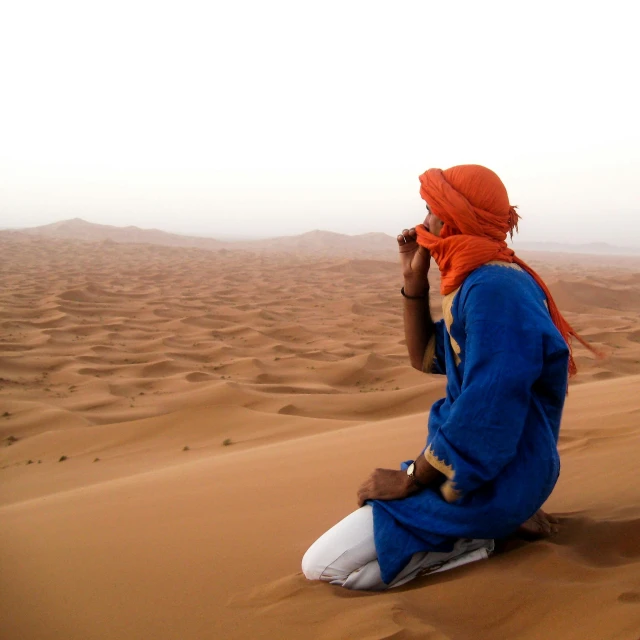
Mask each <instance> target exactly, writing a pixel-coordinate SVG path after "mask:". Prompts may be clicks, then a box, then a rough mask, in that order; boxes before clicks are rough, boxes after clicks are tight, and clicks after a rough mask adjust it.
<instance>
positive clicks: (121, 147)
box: [0, 0, 640, 245]
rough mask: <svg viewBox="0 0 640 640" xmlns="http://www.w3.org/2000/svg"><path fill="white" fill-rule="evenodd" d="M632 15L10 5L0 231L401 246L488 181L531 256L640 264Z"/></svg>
mask: <svg viewBox="0 0 640 640" xmlns="http://www.w3.org/2000/svg"><path fill="white" fill-rule="evenodd" d="M633 6H634V3H633V2H631V1H629V0H626V1H624V2H618V1H616V0H613V1H611V0H610V1H609V2H598V3H595V2H584V1H582V2H566V1H563V0H555V1H552V2H546V1H538V2H526V3H525V2H521V1H518V0H511V1H509V2H488V1H487V0H482V1H478V0H476V1H473V2H463V1H460V0H459V1H457V2H446V1H444V0H440V1H438V2H432V1H429V0H421V1H420V2H403V1H402V0H396V1H395V2H388V1H387V2H376V1H372V0H369V1H367V2H360V1H349V0H341V1H339V2H333V1H327V0H325V1H324V2H314V3H311V2H305V1H304V0H297V1H295V2H293V1H291V2H283V1H277V0H270V1H269V2H266V1H255V2H242V1H237V0H225V1H224V2H222V1H216V0H210V1H209V2H190V1H188V0H187V1H185V0H181V1H180V2H178V1H175V2H161V1H153V2H151V1H142V0H126V1H124V2H121V1H117V0H116V1H114V0H111V1H110V2H92V1H91V0H82V1H80V2H69V1H66V0H56V1H55V2H52V1H51V0H46V1H45V2H33V1H30V0H20V1H14V2H5V3H2V8H0V73H1V76H0V80H1V85H0V86H1V87H2V89H1V92H2V93H1V98H0V175H1V178H0V180H1V182H0V226H11V227H16V226H32V225H39V224H46V223H49V222H54V221H57V220H61V219H65V218H71V217H76V216H78V217H82V218H84V219H86V220H90V221H93V222H100V223H105V224H115V225H125V224H135V225H138V226H142V227H158V228H162V229H166V230H170V231H180V232H184V233H189V232H197V233H203V234H205V233H206V234H209V235H213V236H218V237H225V236H240V235H243V234H246V235H249V236H269V235H271V236H273V235H288V234H295V233H300V232H304V231H309V230H311V229H316V228H321V229H327V230H333V231H340V232H343V233H363V232H367V231H385V232H387V233H391V234H394V235H395V233H397V232H398V231H399V230H400V229H402V228H403V227H404V226H409V225H411V224H415V223H417V222H420V221H421V220H422V218H423V216H424V214H423V212H424V205H423V203H422V200H421V199H420V197H419V195H418V179H417V176H418V174H420V173H422V172H423V171H424V170H426V169H428V168H429V167H441V168H446V167H448V166H451V165H454V164H462V163H470V162H473V163H479V164H485V165H486V166H488V167H490V168H492V169H494V170H495V171H496V172H497V173H498V174H499V175H500V176H501V177H502V179H503V181H504V182H505V184H506V186H507V189H508V190H509V194H510V198H511V202H512V203H513V204H518V205H519V206H520V213H521V214H522V215H523V216H524V221H523V224H522V226H521V234H520V237H521V239H522V240H523V241H524V240H555V241H561V242H566V241H572V242H590V241H603V242H610V243H615V244H622V245H640V221H639V220H640V195H639V189H638V186H637V185H638V180H639V177H640V124H639V117H640V116H639V114H640V88H639V83H638V62H639V61H640V49H639V46H638V42H639V37H638V33H637V26H636V24H637V21H636V18H635V11H634V9H633Z"/></svg>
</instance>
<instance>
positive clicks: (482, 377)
mask: <svg viewBox="0 0 640 640" xmlns="http://www.w3.org/2000/svg"><path fill="white" fill-rule="evenodd" d="M508 284H509V280H508V279H507V281H505V280H504V279H503V278H500V277H498V278H495V279H491V280H486V279H485V280H479V281H477V282H474V283H473V284H471V285H470V286H469V289H468V290H467V291H466V292H465V294H464V296H463V298H461V300H460V301H459V304H458V315H459V319H456V324H458V323H459V326H460V327H461V329H462V330H463V331H464V333H465V335H466V339H465V346H464V354H463V355H464V363H463V365H464V371H463V380H462V387H461V392H460V395H459V396H458V398H456V400H455V401H454V402H453V403H452V405H451V411H450V413H449V416H448V417H447V419H446V420H445V422H444V423H443V424H442V425H441V427H440V429H439V430H438V431H437V432H436V433H435V434H434V436H433V438H432V439H431V442H430V444H429V446H428V447H427V450H426V451H425V457H426V459H427V460H428V461H429V462H430V463H431V464H432V465H433V466H434V467H435V468H436V469H438V470H439V471H441V472H442V473H443V474H444V475H445V476H446V478H447V480H446V482H445V483H444V484H443V485H442V486H441V492H442V495H443V497H444V498H445V500H447V501H448V502H455V501H456V500H458V499H460V498H461V497H462V496H463V495H465V494H466V493H468V492H470V491H474V490H475V489H477V488H479V487H481V486H482V485H483V484H485V483H487V482H490V481H491V480H493V479H494V478H495V477H496V476H497V475H498V474H499V473H500V472H501V471H502V469H504V467H505V466H506V465H507V464H509V463H510V462H511V461H512V460H513V459H514V458H515V456H516V452H517V449H518V443H519V441H520V438H521V436H522V431H523V429H524V424H525V420H526V418H527V414H528V411H529V406H530V402H531V395H532V387H533V384H534V383H535V381H536V380H537V379H538V378H539V376H540V374H541V372H542V366H543V338H542V331H541V329H540V327H539V326H536V325H537V324H538V322H539V320H537V318H538V317H539V316H537V314H536V313H532V312H531V311H532V309H531V305H530V304H529V303H528V302H527V298H526V295H525V294H524V293H523V292H518V291H516V290H515V288H514V283H513V280H510V285H511V286H505V285H508ZM516 286H517V285H516ZM513 293H515V295H513Z"/></svg>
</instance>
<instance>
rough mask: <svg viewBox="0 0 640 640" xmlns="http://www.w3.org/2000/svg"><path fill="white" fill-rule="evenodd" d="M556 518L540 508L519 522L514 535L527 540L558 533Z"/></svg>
mask: <svg viewBox="0 0 640 640" xmlns="http://www.w3.org/2000/svg"><path fill="white" fill-rule="evenodd" d="M559 522H560V521H559V520H558V518H554V517H553V516H550V515H549V514H548V513H545V512H544V511H543V510H542V509H540V510H539V511H538V512H537V513H536V514H534V515H533V516H532V517H531V518H529V519H528V520H527V521H526V522H524V523H523V524H521V525H520V526H519V527H518V530H517V531H516V535H518V536H519V537H521V538H525V539H527V540H540V539H541V538H548V537H549V536H551V535H553V534H554V533H558V526H557V525H558V523H559Z"/></svg>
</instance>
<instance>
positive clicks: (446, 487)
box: [440, 480, 462, 502]
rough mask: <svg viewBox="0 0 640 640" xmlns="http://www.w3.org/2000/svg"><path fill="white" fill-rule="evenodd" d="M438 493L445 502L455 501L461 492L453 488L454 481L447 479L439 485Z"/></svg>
mask: <svg viewBox="0 0 640 640" xmlns="http://www.w3.org/2000/svg"><path fill="white" fill-rule="evenodd" d="M440 493H441V494H442V497H443V498H444V499H445V500H446V501H447V502H455V501H456V500H458V499H459V498H460V497H461V496H462V492H461V491H458V489H456V488H455V482H451V480H447V481H446V482H445V483H444V484H443V485H442V486H441V487H440Z"/></svg>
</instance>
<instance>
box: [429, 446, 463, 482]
mask: <svg viewBox="0 0 640 640" xmlns="http://www.w3.org/2000/svg"><path fill="white" fill-rule="evenodd" d="M424 457H425V459H426V461H427V462H428V463H429V464H430V465H431V466H432V467H433V468H434V469H437V470H438V471H439V472H440V473H441V474H442V475H443V476H446V477H447V478H449V480H453V476H455V475H456V472H455V471H454V470H453V467H452V466H451V465H450V464H447V463H446V462H445V461H444V460H441V459H440V458H438V456H437V455H436V454H435V453H434V452H433V449H432V448H431V446H429V447H427V450H426V451H425V452H424Z"/></svg>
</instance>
